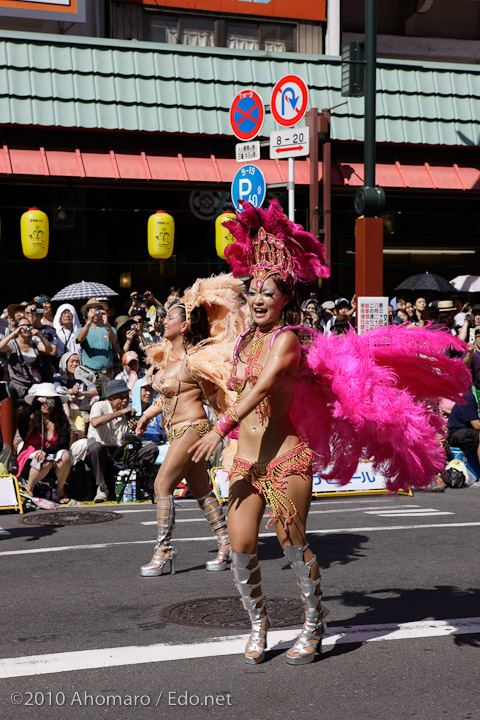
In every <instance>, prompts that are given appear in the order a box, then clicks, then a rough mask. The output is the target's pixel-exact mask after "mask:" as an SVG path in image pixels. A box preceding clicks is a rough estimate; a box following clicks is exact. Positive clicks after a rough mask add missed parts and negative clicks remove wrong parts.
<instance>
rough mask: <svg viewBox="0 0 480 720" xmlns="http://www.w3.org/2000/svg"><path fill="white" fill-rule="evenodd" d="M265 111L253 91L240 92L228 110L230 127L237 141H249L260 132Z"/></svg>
mask: <svg viewBox="0 0 480 720" xmlns="http://www.w3.org/2000/svg"><path fill="white" fill-rule="evenodd" d="M264 117H265V110H264V107H263V100H262V98H261V97H260V95H259V94H258V93H256V92H255V90H242V91H241V92H239V93H238V95H236V96H235V99H234V101H233V103H232V106H231V108H230V125H231V126H232V130H233V132H234V134H235V135H236V136H237V138H238V139H239V140H251V139H252V138H254V137H255V136H256V135H258V133H259V132H260V130H261V128H262V125H263V119H264Z"/></svg>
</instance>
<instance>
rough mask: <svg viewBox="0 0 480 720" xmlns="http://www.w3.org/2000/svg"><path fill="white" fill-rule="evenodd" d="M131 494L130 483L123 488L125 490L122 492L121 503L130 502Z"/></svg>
mask: <svg viewBox="0 0 480 720" xmlns="http://www.w3.org/2000/svg"><path fill="white" fill-rule="evenodd" d="M131 494H132V483H131V482H128V483H127V484H126V486H125V490H124V491H123V502H130V499H131Z"/></svg>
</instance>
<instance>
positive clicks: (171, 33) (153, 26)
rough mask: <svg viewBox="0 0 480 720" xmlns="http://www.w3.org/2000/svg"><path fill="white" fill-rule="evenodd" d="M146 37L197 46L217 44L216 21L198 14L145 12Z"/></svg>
mask: <svg viewBox="0 0 480 720" xmlns="http://www.w3.org/2000/svg"><path fill="white" fill-rule="evenodd" d="M144 39H145V40H148V41H151V42H161V43H170V44H174V45H176V44H180V45H195V46H196V47H214V46H215V21H214V20H210V19H205V18H201V17H197V16H173V15H160V13H158V14H157V13H145V15H144Z"/></svg>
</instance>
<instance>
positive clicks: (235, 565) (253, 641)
mask: <svg viewBox="0 0 480 720" xmlns="http://www.w3.org/2000/svg"><path fill="white" fill-rule="evenodd" d="M254 558H255V559H256V560H257V556H256V554H254V555H246V554H245V553H240V552H234V553H232V571H233V575H234V577H235V584H236V586H237V590H238V592H239V593H240V597H241V600H242V605H243V607H244V608H245V610H246V611H247V612H248V615H249V617H250V621H251V623H252V632H251V634H250V637H249V639H248V642H247V646H246V648H245V662H246V663H249V664H250V665H258V664H259V663H261V662H263V661H264V660H265V650H266V647H267V630H268V628H269V626H270V621H269V619H268V615H267V613H266V612H265V597H264V595H263V594H262V595H260V596H259V597H256V598H254V597H252V592H253V591H254V590H255V589H256V588H259V587H260V586H261V584H262V583H261V581H260V582H258V583H256V584H255V585H251V584H250V579H251V577H252V575H253V573H254V572H256V571H257V570H258V568H259V565H258V560H257V564H256V565H255V566H254V567H253V568H249V567H248V565H249V563H250V561H251V560H253V559H254ZM265 624H266V626H267V627H266V628H263V627H262V626H263V625H265ZM254 652H255V653H258V657H256V658H254V657H252V656H251V655H247V653H254Z"/></svg>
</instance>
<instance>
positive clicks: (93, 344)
mask: <svg viewBox="0 0 480 720" xmlns="http://www.w3.org/2000/svg"><path fill="white" fill-rule="evenodd" d="M107 309H108V308H107V306H106V305H105V304H104V303H103V302H101V301H100V300H97V299H96V298H90V299H89V300H88V302H87V303H86V304H85V305H84V306H83V307H82V309H81V312H82V315H83V316H84V317H85V325H84V326H83V327H82V328H80V330H79V331H78V333H77V342H78V343H79V344H80V347H81V348H82V365H83V366H84V367H86V368H88V369H89V370H94V371H95V372H96V373H98V375H99V377H100V385H101V388H102V394H104V392H105V387H106V383H107V381H108V380H112V379H113V376H114V370H113V361H114V356H113V348H114V345H115V344H116V342H117V334H116V332H115V330H114V329H113V328H112V326H111V325H110V322H109V319H108V315H107Z"/></svg>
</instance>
